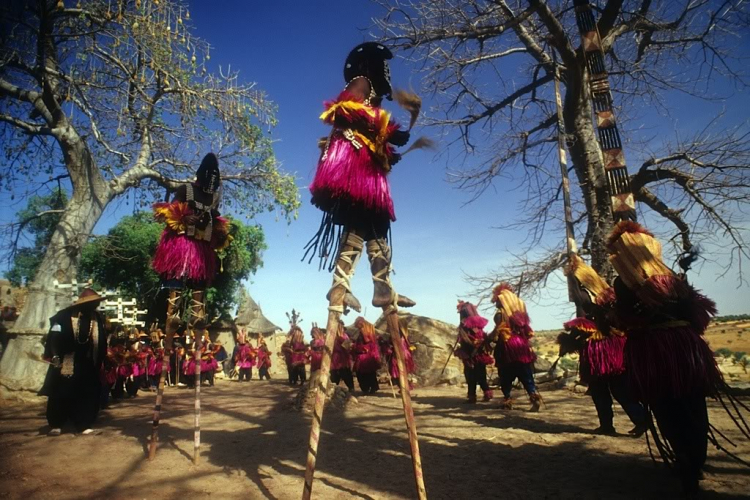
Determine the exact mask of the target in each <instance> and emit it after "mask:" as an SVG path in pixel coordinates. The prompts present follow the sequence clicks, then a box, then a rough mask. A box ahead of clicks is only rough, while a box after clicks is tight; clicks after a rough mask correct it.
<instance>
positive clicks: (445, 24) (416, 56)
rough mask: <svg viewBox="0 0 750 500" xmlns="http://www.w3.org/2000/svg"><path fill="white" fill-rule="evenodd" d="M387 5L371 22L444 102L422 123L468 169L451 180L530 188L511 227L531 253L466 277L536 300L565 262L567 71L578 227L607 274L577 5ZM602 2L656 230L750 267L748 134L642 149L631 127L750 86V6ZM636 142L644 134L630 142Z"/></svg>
mask: <svg viewBox="0 0 750 500" xmlns="http://www.w3.org/2000/svg"><path fill="white" fill-rule="evenodd" d="M376 1H377V3H379V4H380V5H381V6H382V7H383V8H384V9H385V14H384V16H383V17H382V19H378V20H375V23H376V26H377V28H378V29H379V36H380V37H381V39H382V40H383V41H384V42H386V43H388V44H390V45H391V46H392V47H394V48H396V49H398V50H399V51H400V52H401V54H405V57H407V58H408V59H409V60H410V61H412V63H413V64H415V65H417V66H418V68H419V69H420V71H421V73H422V85H423V90H424V91H425V92H426V93H427V94H428V95H431V96H433V98H434V101H435V102H436V103H437V104H436V107H435V109H433V110H432V112H433V113H432V117H431V118H430V119H428V120H427V124H429V125H433V126H436V127H441V128H442V129H443V131H444V133H445V136H446V137H447V142H448V146H449V150H453V151H455V150H456V149H458V151H460V152H461V155H460V159H462V160H463V161H464V165H466V166H462V167H459V168H452V169H451V171H450V172H449V180H450V181H451V182H453V183H455V185H456V186H458V187H459V188H461V189H465V190H467V191H469V192H470V193H471V194H472V196H473V197H478V196H480V195H481V194H483V193H484V192H485V191H486V190H487V189H488V188H495V187H496V184H497V183H499V182H503V183H505V186H519V185H520V186H522V187H523V188H525V190H526V196H525V201H524V202H523V204H522V206H521V207H519V209H520V210H519V216H518V217H517V218H516V219H515V221H513V222H512V223H506V224H504V226H503V227H504V228H506V229H523V230H524V231H527V232H528V234H529V237H528V239H527V241H526V244H527V245H528V248H527V249H524V251H519V252H518V253H519V255H521V257H520V258H518V259H516V260H515V261H514V262H513V263H512V264H510V265H508V266H505V267H502V268H500V269H497V270H495V271H492V272H491V273H490V274H489V275H487V276H478V277H470V280H471V281H472V282H473V283H474V284H476V285H477V287H478V288H479V291H480V292H481V291H483V290H486V289H488V288H489V287H491V286H492V285H493V284H494V283H496V282H497V281H498V280H500V279H503V280H508V281H511V282H515V283H516V284H518V285H519V286H520V287H521V288H522V289H524V290H525V291H527V292H532V291H537V290H539V288H540V286H542V285H544V284H545V283H546V280H547V279H548V278H549V276H550V275H551V273H553V272H554V271H555V270H557V269H559V268H560V267H561V266H562V265H563V264H564V262H565V258H564V253H565V248H564V234H565V231H564V227H563V221H562V214H563V210H562V195H561V179H560V173H559V164H558V162H557V156H556V153H557V127H556V107H555V97H554V89H553V79H554V75H555V71H556V70H557V71H559V74H560V79H561V82H562V88H563V121H564V125H565V129H566V132H567V136H566V142H567V145H568V152H569V154H570V159H571V161H572V167H571V171H572V176H573V179H572V182H571V185H572V191H573V192H572V195H573V203H574V207H573V208H574V219H575V227H576V233H577V236H578V239H579V243H580V247H581V251H582V253H583V254H588V255H589V256H590V259H591V261H592V264H593V266H594V268H595V269H597V270H598V271H599V272H600V273H602V274H603V275H607V276H611V272H612V271H611V267H610V266H609V263H608V262H607V252H606V249H605V247H604V243H605V239H606V236H607V234H608V233H609V231H610V230H611V227H612V218H611V216H610V203H611V201H610V197H609V194H608V189H607V185H606V177H605V170H604V166H603V164H602V153H601V149H600V147H599V145H598V143H597V140H596V130H595V127H594V123H593V122H592V116H593V113H592V106H591V103H590V100H589V89H588V82H589V74H588V71H587V68H586V65H585V63H584V59H583V51H582V49H581V47H580V40H579V39H580V35H579V31H578V28H577V26H576V21H575V10H574V5H573V2H572V1H568V0H565V1H547V2H545V1H541V0H528V1H520V0H519V1H512V2H511V1H506V0H464V1H460V2H459V1H453V0H433V1H425V2H417V1H409V0H376ZM593 7H594V10H595V13H596V15H597V18H598V30H599V33H600V35H601V38H602V42H603V48H604V52H605V54H606V57H607V66H608V69H609V71H610V82H611V87H612V91H613V94H614V101H615V105H616V106H617V108H616V114H617V115H618V118H619V119H620V120H619V125H620V130H621V132H623V135H624V138H625V140H626V142H627V144H626V153H627V154H628V155H629V156H630V158H631V159H632V158H634V157H640V158H641V159H642V160H641V165H640V166H639V167H637V168H635V169H633V168H632V166H631V168H630V171H631V182H632V188H633V192H634V195H635V199H636V201H637V202H639V204H638V209H639V212H640V213H641V216H642V217H644V218H646V219H647V220H648V221H649V225H651V224H653V225H655V226H656V227H657V228H659V224H658V222H657V221H658V220H666V221H668V222H669V223H671V224H669V225H668V226H665V227H669V228H670V229H668V230H667V231H666V233H667V236H668V237H671V238H672V240H673V241H674V243H675V249H676V250H677V251H685V250H690V249H692V248H694V247H695V246H696V245H698V244H699V243H701V242H703V241H704V240H705V239H706V237H710V238H714V240H715V239H716V238H717V236H718V237H719V238H721V242H722V246H723V247H724V248H728V249H730V250H729V253H730V255H731V258H730V259H729V264H728V266H729V267H733V266H739V265H740V264H741V261H742V258H743V257H748V246H747V244H746V242H745V240H744V239H743V231H745V230H747V227H746V226H747V218H746V215H745V210H746V209H747V206H748V201H749V198H748V197H749V196H750V190H748V187H749V183H750V171H749V170H748V163H749V162H748V160H750V140H749V139H750V135H748V134H750V131H749V130H748V127H747V125H744V126H740V127H737V128H731V129H723V130H722V129H721V128H720V122H719V121H718V120H713V119H712V120H710V122H711V123H709V124H708V125H707V126H706V128H705V130H702V131H700V133H697V134H695V135H694V137H690V138H681V137H679V136H678V137H676V138H675V139H674V140H673V141H672V142H668V141H666V140H661V141H659V140H657V139H661V138H650V139H652V140H645V133H644V132H640V133H639V134H635V133H634V129H638V128H639V127H640V126H642V125H646V124H644V123H643V122H642V121H640V120H641V115H643V114H645V113H646V111H645V110H646V109H647V108H657V109H658V111H660V112H661V113H664V114H668V112H669V106H670V105H669V103H668V102H667V101H668V99H670V98H674V96H675V95H676V94H677V95H685V96H692V97H697V98H703V99H719V98H721V97H722V96H720V95H718V93H717V92H713V91H712V89H713V85H714V83H716V82H724V83H727V82H729V83H731V84H732V85H733V86H734V88H737V89H747V86H748V81H750V80H748V77H747V74H746V72H745V70H744V68H745V67H746V65H747V58H746V57H745V55H746V53H743V48H742V43H743V40H745V41H746V40H747V36H748V34H750V33H748V26H749V24H750V9H748V6H747V4H746V2H742V1H740V0H730V1H712V0H686V1H680V2H674V1H650V0H638V1H627V0H608V1H599V2H595V5H594V6H593ZM744 52H746V50H745V51H744ZM745 104H746V102H745ZM653 115H655V113H652V115H651V116H653ZM707 121H708V120H707ZM456 131H458V132H456ZM636 135H637V137H639V138H641V139H639V140H630V141H628V138H629V137H635V136H636ZM634 153H635V154H634ZM451 161H453V160H451ZM504 189H505V187H504ZM472 199H473V198H472ZM552 235H554V236H552ZM552 240H556V241H559V244H550V241H552ZM532 249H533V250H535V251H534V252H532V254H531V256H530V254H529V251H528V250H532ZM729 267H728V268H729ZM740 279H742V278H740Z"/></svg>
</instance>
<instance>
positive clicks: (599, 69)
mask: <svg viewBox="0 0 750 500" xmlns="http://www.w3.org/2000/svg"><path fill="white" fill-rule="evenodd" d="M573 3H574V4H575V11H576V24H578V29H579V31H580V33H581V45H582V47H583V55H584V58H585V59H586V69H587V70H588V82H589V93H590V97H591V102H592V104H593V107H594V112H595V113H596V132H597V139H598V141H599V146H600V148H601V150H602V156H603V160H604V169H605V170H606V172H607V184H608V185H609V192H610V196H611V202H612V217H613V219H614V220H615V222H617V221H620V220H636V213H635V200H634V198H633V193H632V191H631V189H630V176H629V175H628V167H627V165H626V163H625V154H624V152H623V150H622V140H621V139H620V131H619V130H618V129H617V121H616V120H615V113H614V110H613V109H612V92H610V87H609V75H608V74H607V68H606V65H605V58H604V50H603V49H602V40H601V37H600V36H599V29H598V28H597V25H596V19H595V18H594V13H593V12H592V10H591V5H590V4H589V1H588V0H574V2H573Z"/></svg>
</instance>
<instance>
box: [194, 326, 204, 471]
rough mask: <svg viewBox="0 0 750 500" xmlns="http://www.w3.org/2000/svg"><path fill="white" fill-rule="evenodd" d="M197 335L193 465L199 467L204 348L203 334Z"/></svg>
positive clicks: (198, 333)
mask: <svg viewBox="0 0 750 500" xmlns="http://www.w3.org/2000/svg"><path fill="white" fill-rule="evenodd" d="M194 333H195V352H194V353H193V359H195V422H194V428H195V432H194V440H193V464H194V465H198V462H199V461H200V456H201V347H202V346H203V338H202V337H203V332H197V333H196V332H194Z"/></svg>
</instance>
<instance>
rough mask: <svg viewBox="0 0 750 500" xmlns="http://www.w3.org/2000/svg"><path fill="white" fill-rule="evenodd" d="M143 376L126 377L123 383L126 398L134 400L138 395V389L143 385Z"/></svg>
mask: <svg viewBox="0 0 750 500" xmlns="http://www.w3.org/2000/svg"><path fill="white" fill-rule="evenodd" d="M144 378H145V375H138V376H137V377H128V378H127V380H126V381H125V390H126V391H128V396H130V397H131V398H134V397H136V396H137V395H138V389H140V388H141V386H142V385H143V379H144Z"/></svg>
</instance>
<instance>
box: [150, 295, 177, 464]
mask: <svg viewBox="0 0 750 500" xmlns="http://www.w3.org/2000/svg"><path fill="white" fill-rule="evenodd" d="M178 300H179V292H177V291H176V290H172V291H171V292H170V293H169V299H168V303H167V321H166V325H165V326H164V330H165V332H166V335H167V337H166V340H165V341H164V354H163V356H162V360H161V376H160V377H159V389H158V390H157V391H156V402H155V403H154V421H153V427H152V429H151V443H149V448H148V459H149V460H153V459H154V457H156V443H157V442H158V440H159V419H160V417H161V405H162V400H163V398H164V385H165V383H166V380H167V370H168V368H169V355H170V352H171V350H172V342H173V337H172V336H173V335H174V331H175V328H174V321H175V314H176V311H177V310H178V309H179V308H178V307H177V301H178Z"/></svg>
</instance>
